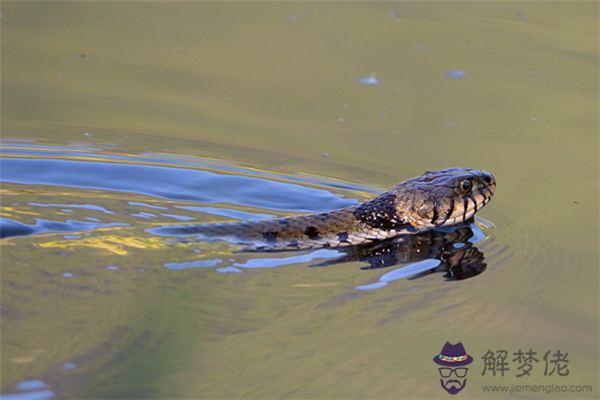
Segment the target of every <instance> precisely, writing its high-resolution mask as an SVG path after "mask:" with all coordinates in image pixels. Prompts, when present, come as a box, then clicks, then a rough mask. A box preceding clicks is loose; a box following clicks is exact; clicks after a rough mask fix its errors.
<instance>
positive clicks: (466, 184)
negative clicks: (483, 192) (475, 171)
mask: <svg viewBox="0 0 600 400" xmlns="http://www.w3.org/2000/svg"><path fill="white" fill-rule="evenodd" d="M458 187H459V188H460V190H461V191H462V192H464V193H468V192H469V190H471V181H470V180H468V179H465V180H464V181H460V183H459V184H458Z"/></svg>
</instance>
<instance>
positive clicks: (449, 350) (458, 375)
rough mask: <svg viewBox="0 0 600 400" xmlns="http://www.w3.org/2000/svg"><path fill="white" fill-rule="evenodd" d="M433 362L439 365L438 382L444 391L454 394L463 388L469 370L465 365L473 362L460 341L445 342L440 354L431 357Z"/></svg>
mask: <svg viewBox="0 0 600 400" xmlns="http://www.w3.org/2000/svg"><path fill="white" fill-rule="evenodd" d="M433 362H434V363H436V364H438V365H439V367H438V372H439V373H440V384H441V385H442V388H443V389H444V390H445V391H446V392H448V393H450V394H456V393H458V392H460V391H461V390H463V388H464V387H465V386H466V384H467V372H468V371H469V369H468V368H466V367H465V366H466V365H469V364H471V363H472V362H473V357H471V356H470V355H468V354H467V352H466V351H465V346H463V344H462V343H460V342H459V343H456V344H450V342H446V344H445V345H444V347H442V351H441V352H440V354H438V355H437V356H435V357H433Z"/></svg>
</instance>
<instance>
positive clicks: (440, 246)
mask: <svg viewBox="0 0 600 400" xmlns="http://www.w3.org/2000/svg"><path fill="white" fill-rule="evenodd" d="M471 223H472V221H468V222H466V223H464V224H460V225H457V226H456V227H455V229H452V230H448V231H437V230H430V231H427V232H423V233H419V234H416V235H410V236H406V237H403V238H402V240H398V239H397V238H396V239H389V240H384V241H380V242H377V243H370V244H363V245H358V246H353V247H349V248H345V249H342V250H340V251H341V252H342V253H343V256H342V257H338V258H336V259H333V260H329V261H325V262H323V263H321V264H317V265H315V266H316V267H324V266H329V265H333V264H338V263H345V262H350V261H359V262H366V263H367V264H368V265H367V266H365V267H363V269H378V268H387V267H392V266H396V265H400V264H409V263H415V262H419V261H423V260H439V263H438V265H437V266H434V267H433V268H427V269H426V270H425V271H423V272H418V273H416V274H414V275H411V279H414V278H418V277H421V276H424V275H428V274H431V273H434V272H442V273H444V275H443V276H444V278H445V279H446V280H461V279H467V278H471V277H473V276H475V275H479V274H480V273H482V272H483V271H485V268H486V263H485V262H484V259H485V256H484V254H483V253H482V252H481V251H480V250H479V249H478V248H477V247H475V245H474V243H472V241H473V230H472V228H471V226H472V225H471Z"/></svg>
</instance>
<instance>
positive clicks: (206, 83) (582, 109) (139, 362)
mask: <svg viewBox="0 0 600 400" xmlns="http://www.w3.org/2000/svg"><path fill="white" fill-rule="evenodd" d="M597 11H598V5H597V4H596V3H595V2H575V3H572V2H571V3H570V2H553V3H544V4H537V3H535V2H521V3H507V2H451V3H442V2H436V3H431V2H398V3H394V4H391V3H385V2H378V3H375V2H369V3H367V2H365V3H360V4H359V3H352V2H348V3H335V4H334V3H323V2H321V3H309V2H304V3H302V2H294V3H279V4H274V3H261V4H254V3H253V4H246V5H244V4H242V3H235V4H234V3H227V2H187V3H183V2H182V3H178V5H177V6H176V7H173V6H172V5H171V4H167V3H166V2H154V3H152V4H151V5H150V4H148V5H144V6H142V7H141V6H139V5H137V4H136V3H133V2H112V3H110V4H105V3H103V2H70V3H69V2H66V3H61V5H60V6H58V7H57V6H56V5H55V4H53V3H50V2H3V3H2V55H3V56H4V57H3V58H2V96H1V97H2V132H1V135H2V137H3V138H10V137H15V138H17V139H16V140H13V141H11V142H5V143H6V145H5V146H3V148H2V157H3V159H2V161H1V163H2V164H1V165H0V167H1V170H0V175H1V176H2V187H1V188H0V192H1V196H2V197H1V200H2V205H1V212H2V223H3V225H4V226H3V227H2V228H3V229H2V231H3V232H2V233H3V235H4V233H5V232H7V233H9V234H11V235H16V234H20V235H21V236H11V237H6V238H4V239H2V240H1V241H0V246H1V249H0V250H1V253H2V282H1V284H2V288H1V289H2V290H1V294H0V295H1V296H2V298H1V300H2V301H1V307H0V318H1V323H0V326H1V329H2V332H1V333H2V334H1V335H0V340H1V343H0V345H1V349H2V355H1V359H0V361H1V364H2V365H1V374H2V384H1V385H2V387H0V393H2V394H3V395H5V396H7V397H8V398H11V397H10V396H20V398H30V399H31V398H34V396H38V398H47V397H50V396H53V395H54V396H55V397H56V398H77V399H78V398H106V399H114V398H219V399H234V398H265V399H271V398H289V399H300V398H307V399H317V398H378V399H398V398H436V397H438V396H441V395H443V392H440V387H439V384H435V382H436V381H435V379H436V378H435V376H438V374H437V371H435V370H433V369H432V365H431V357H432V355H433V352H437V351H439V349H440V345H441V344H442V343H444V342H445V341H446V340H450V341H452V342H456V341H461V342H463V343H464V344H465V346H466V348H467V349H468V350H469V353H470V354H472V355H473V356H474V357H477V358H479V357H480V356H482V355H483V352H484V351H485V349H500V348H506V349H507V350H517V349H519V348H522V349H524V350H525V349H528V348H533V349H534V350H536V351H538V352H541V351H544V350H546V349H561V350H562V351H563V352H568V354H569V359H570V365H569V368H570V369H571V375H570V376H569V377H568V378H566V379H563V378H565V377H556V376H552V377H550V376H549V377H544V381H545V383H548V384H553V385H562V384H565V383H567V384H569V383H582V384H592V385H594V387H597V386H598V384H597V383H595V382H597V377H598V376H600V374H598V363H597V356H598V354H599V353H598V330H597V326H598V315H599V313H598V302H597V294H598V267H597V266H598V246H597V239H598V229H597V224H595V221H597V220H598V207H597V204H598V202H597V193H598V173H597V170H598V169H597V168H596V167H597V163H598V156H597V148H598V135H597V127H598V124H597V122H598V121H597V99H598V93H597V81H598V74H597V69H598V68H597V67H598V65H597V64H598V62H597V61H598V54H597V53H598V50H597V49H598V43H597V40H598V39H597V37H598V35H597V25H598V23H597V15H598V13H597ZM361 80H362V81H361ZM557 110H559V112H557ZM567 134H568V140H565V137H566V136H565V135H567ZM69 144H71V145H70V146H69ZM164 153H170V154H164ZM220 160H230V161H232V162H233V163H231V162H229V161H225V162H224V161H220ZM450 166H467V167H475V168H483V169H489V170H492V171H493V172H494V173H495V174H496V176H497V177H498V180H499V182H501V183H502V185H501V187H499V188H498V194H497V197H496V198H495V199H494V202H493V203H492V204H491V205H490V206H488V207H486V208H485V209H483V210H481V212H480V213H479V214H478V215H479V216H480V217H485V218H489V219H490V220H492V221H493V222H494V224H495V226H493V225H490V224H488V223H487V222H486V221H484V220H483V219H481V218H479V219H478V220H477V222H476V223H475V225H472V226H471V227H470V232H469V231H465V236H464V237H457V236H459V235H461V233H460V232H442V233H439V234H440V235H441V236H440V235H438V234H437V233H436V234H432V235H433V236H431V237H422V238H420V240H421V241H422V242H421V243H420V244H419V243H416V242H413V243H404V244H402V243H401V242H393V243H392V242H390V243H379V244H378V246H374V247H369V248H367V247H365V248H357V249H352V251H353V253H352V252H346V253H345V252H343V251H338V250H334V251H335V252H336V253H335V254H334V253H331V252H320V253H317V254H316V255H315V254H312V253H314V252H296V253H293V252H288V253H247V252H235V250H236V248H235V246H232V245H231V244H228V243H223V242H204V241H193V240H191V239H192V238H188V240H187V241H183V240H179V238H177V239H171V238H165V237H159V236H156V235H152V234H150V233H148V230H149V229H151V228H156V227H160V226H165V225H169V224H173V225H175V224H184V223H186V222H185V221H179V220H177V219H175V218H174V217H173V216H176V217H181V216H183V217H188V218H194V222H192V223H194V224H203V223H221V222H226V221H249V220H254V219H261V218H270V217H273V216H274V217H282V216H288V215H296V214H299V213H310V212H319V211H326V210H328V209H332V208H338V207H343V206H346V205H349V204H355V203H356V202H357V201H363V200H365V199H366V198H367V197H371V196H372V195H373V194H375V193H377V192H379V191H380V190H382V189H383V188H387V187H389V186H390V185H393V184H394V183H396V182H397V181H398V180H400V179H403V178H407V177H411V176H415V175H417V174H420V173H422V172H423V171H425V170H428V169H438V168H444V167H450ZM595 166H596V167H595ZM325 177H329V178H325ZM219 189H221V190H219ZM69 205H74V206H75V207H70V206H69ZM90 205H91V206H92V207H88V206H90ZM77 206H86V207H77ZM100 207H102V209H104V210H108V211H111V212H113V213H114V214H111V213H106V212H104V211H102V209H100ZM161 214H166V216H165V215H161ZM40 221H41V222H40ZM81 222H84V223H93V224H98V225H82V224H81ZM57 224H58V225H57ZM101 224H102V225H101ZM104 224H122V225H119V226H111V225H108V226H105V225H104ZM11 226H12V227H11ZM477 227H478V228H477ZM4 228H6V229H4ZM478 229H480V231H481V232H479V231H478ZM444 235H446V236H444ZM453 235H457V236H453ZM413 239H416V238H413ZM417 249H418V250H419V252H417ZM348 250H350V249H348ZM315 251H317V250H315ZM421 252H422V253H423V254H419V253H421ZM483 254H485V259H484V258H483ZM308 259H310V261H308V262H306V260H308ZM208 260H222V262H220V263H218V264H216V262H215V264H214V265H212V264H211V265H210V266H202V264H200V266H198V267H191V268H185V267H186V266H188V264H185V263H195V262H199V263H203V262H208ZM260 260H263V261H260ZM264 260H267V261H264ZM268 260H270V261H268ZM267 262H268V263H272V265H273V267H272V268H251V267H252V266H257V265H261V263H267ZM169 263H173V264H171V265H173V266H174V267H175V269H169V268H166V267H165V264H169ZM327 264H330V265H331V266H329V267H323V266H324V265H327ZM193 265H195V264H193ZM236 265H237V266H236ZM242 265H246V266H248V267H250V268H243V267H241V266H242ZM319 265H322V267H318V266H319ZM486 265H487V266H486ZM110 266H114V267H117V268H118V270H114V269H110V268H107V267H110ZM278 266H279V267H278ZM310 266H315V267H313V268H310ZM381 267H385V268H381ZM484 267H485V269H484ZM481 271H484V272H483V273H481ZM476 274H479V275H476ZM469 276H474V277H473V278H472V279H460V278H465V277H469ZM448 280H452V281H451V282H448ZM377 287H379V288H381V287H385V288H383V289H380V290H372V289H374V288H377ZM361 289H362V290H361ZM364 289H371V290H364ZM540 333H543V334H540ZM69 363H71V364H72V365H75V366H76V368H72V367H71V364H69ZM512 366H513V367H514V364H513V365H512ZM538 366H539V365H538ZM542 369H543V367H542ZM512 372H514V371H513V369H512V368H511V370H510V371H509V375H512ZM537 372H539V370H537V369H536V370H534V374H536V373H537ZM542 372H543V371H542ZM472 378H473V379H474V382H472V384H470V385H471V386H469V385H467V388H466V389H465V390H466V391H467V390H468V391H469V393H466V392H465V393H466V395H467V396H468V397H473V398H478V397H482V396H481V392H480V391H479V389H478V388H479V383H490V384H491V383H494V384H495V383H497V382H496V381H495V378H494V377H490V378H489V379H488V377H487V376H486V377H484V376H480V375H477V374H475V376H473V377H472ZM546 378H547V379H546ZM503 379H505V380H506V383H509V384H510V383H524V384H529V383H536V382H535V381H536V380H538V378H537V377H535V378H534V377H533V376H532V377H531V379H530V380H528V379H529V378H527V377H524V378H518V379H516V381H515V380H514V379H513V376H506V377H504V378H503ZM521 379H524V380H526V381H527V382H525V381H523V382H521ZM31 380H36V381H42V382H44V383H45V386H44V387H41V386H40V387H39V388H31V387H29V388H27V387H26V388H25V390H21V389H19V388H18V387H17V385H18V383H19V382H24V381H31ZM517 381H518V382H517ZM567 381H570V382H567ZM441 393H442V394H441ZM594 393H595V391H594ZM528 395H530V396H531V397H534V398H538V397H543V396H544V395H542V394H541V393H538V394H536V393H528ZM583 396H593V393H592V394H589V393H585V394H582V396H581V397H583ZM546 397H547V396H546ZM13 398H15V397H13ZM17 398H18V397H17Z"/></svg>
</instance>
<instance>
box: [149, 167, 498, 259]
mask: <svg viewBox="0 0 600 400" xmlns="http://www.w3.org/2000/svg"><path fill="white" fill-rule="evenodd" d="M495 189H496V180H495V178H494V176H493V175H492V174H490V173H488V172H485V171H477V170H472V169H468V168H450V169H444V170H440V171H428V172H426V173H425V174H423V175H422V176H420V177H416V178H412V179H409V180H406V181H404V182H401V183H399V184H398V185H396V186H394V187H393V188H392V189H390V190H389V191H387V192H385V193H383V194H381V195H379V196H377V197H376V198H374V199H372V200H369V201H366V202H364V203H361V204H359V205H357V206H352V207H346V208H342V209H339V210H334V211H330V212H326V213H321V214H311V215H306V216H299V217H290V218H281V219H273V220H266V221H250V222H233V223H222V224H204V225H179V226H167V227H162V228H159V229H160V233H161V234H165V235H199V236H202V237H205V238H224V239H231V240H234V241H236V242H238V243H242V244H244V245H245V246H246V248H248V249H253V250H266V251H273V250H296V249H309V248H319V247H332V248H337V247H346V246H354V245H360V244H367V243H373V242H376V241H381V240H386V239H390V238H395V237H398V236H403V235H414V234H419V233H422V232H426V231H430V230H432V229H434V228H441V227H447V226H454V225H457V224H461V223H464V222H466V221H469V220H470V219H471V218H473V216H474V215H475V213H476V212H477V211H478V210H480V209H481V208H482V207H483V206H485V205H486V204H487V203H488V202H489V201H490V200H491V198H492V196H493V195H494V191H495Z"/></svg>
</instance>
